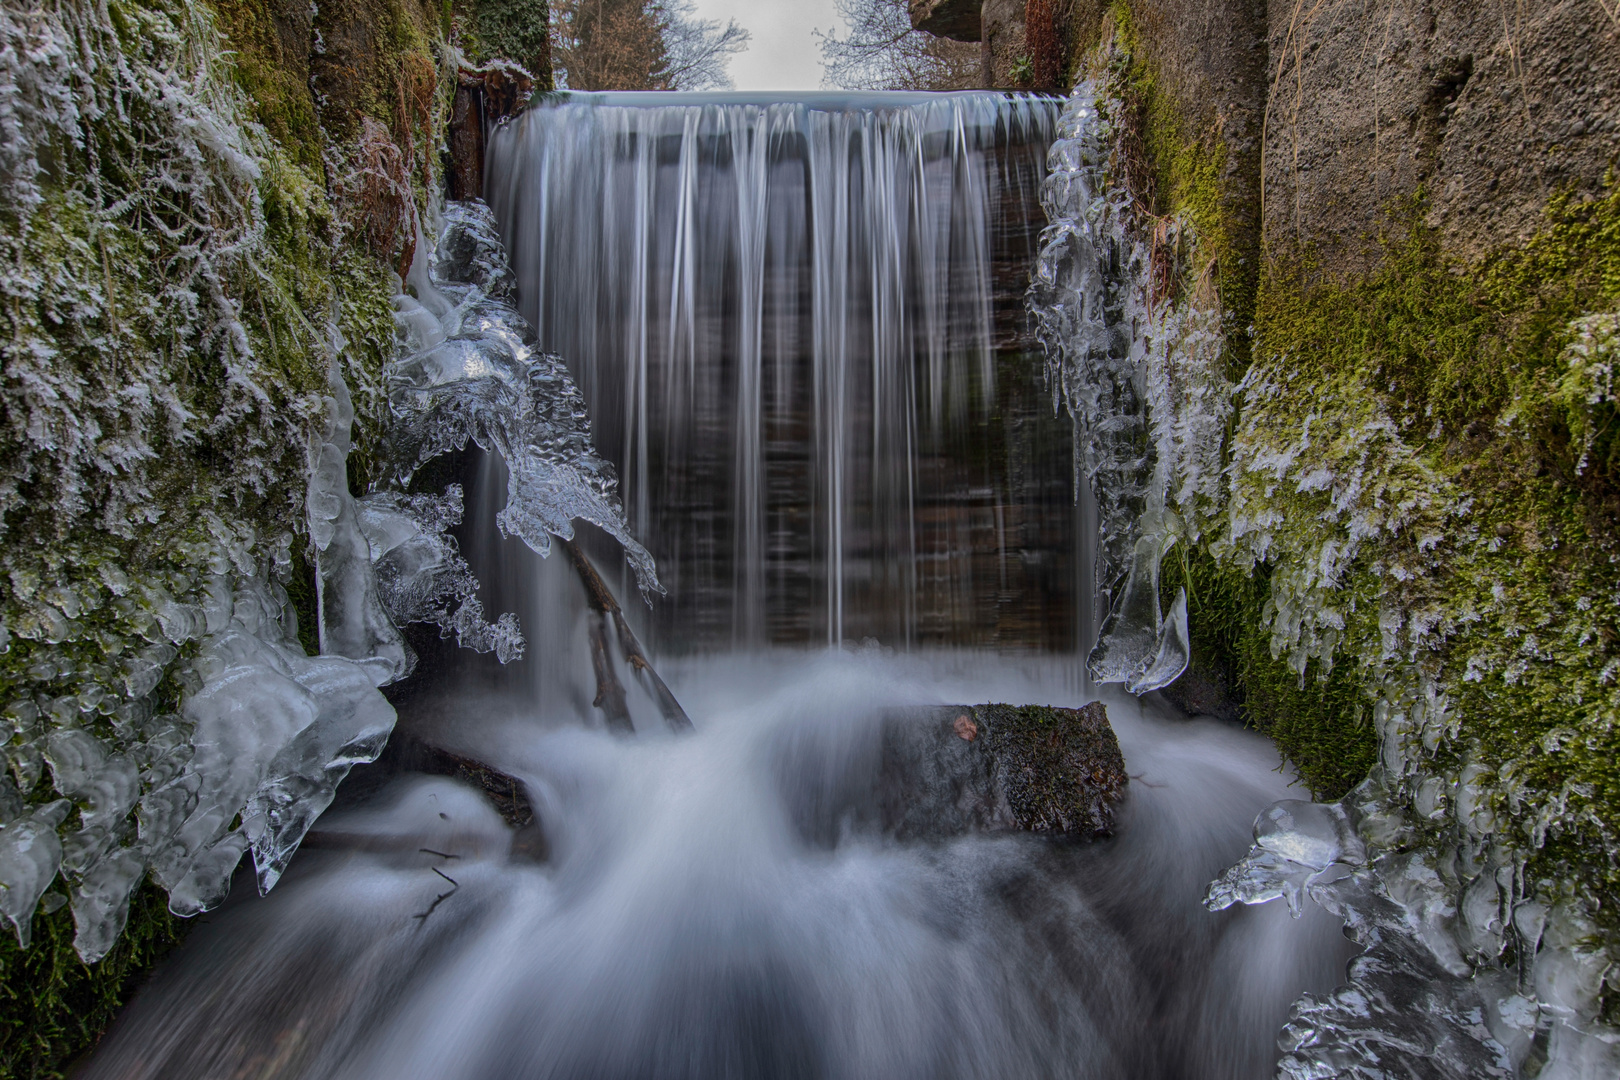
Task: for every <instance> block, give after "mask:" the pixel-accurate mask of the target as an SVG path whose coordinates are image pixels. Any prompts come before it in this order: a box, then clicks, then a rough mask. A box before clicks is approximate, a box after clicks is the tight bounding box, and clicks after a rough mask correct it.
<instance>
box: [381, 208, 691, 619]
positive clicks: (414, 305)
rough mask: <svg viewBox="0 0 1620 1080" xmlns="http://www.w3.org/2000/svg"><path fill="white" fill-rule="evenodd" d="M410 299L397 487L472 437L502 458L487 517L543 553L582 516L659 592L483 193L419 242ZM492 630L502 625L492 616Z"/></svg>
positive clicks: (403, 305) (393, 380)
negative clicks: (542, 342)
mask: <svg viewBox="0 0 1620 1080" xmlns="http://www.w3.org/2000/svg"><path fill="white" fill-rule="evenodd" d="M417 252H418V255H417V259H416V262H415V263H414V264H413V266H412V267H411V272H410V285H411V287H412V289H413V291H414V292H415V296H414V297H412V296H407V295H404V294H401V296H400V297H399V298H398V299H397V301H396V302H397V305H398V308H399V311H398V321H399V324H400V327H401V331H402V336H403V341H404V344H403V347H402V353H401V357H400V359H399V360H397V361H396V362H395V363H394V364H393V365H392V366H391V367H390V369H389V372H388V400H389V404H390V407H391V408H392V410H393V412H394V415H395V417H396V419H397V423H396V427H395V431H394V434H393V436H392V442H391V446H390V449H389V456H390V460H391V461H392V462H393V465H394V468H395V469H396V479H397V481H398V482H399V484H400V486H401V487H403V486H404V484H405V483H407V482H408V481H409V479H410V476H411V475H412V474H413V473H414V472H415V470H416V469H418V468H420V467H421V466H422V465H423V464H425V463H426V462H428V461H430V460H432V459H433V458H435V457H438V456H439V455H440V454H443V453H446V452H447V451H450V450H454V449H460V448H462V447H465V446H466V445H467V443H468V441H469V440H470V441H472V442H473V443H475V444H476V445H477V446H479V447H480V448H482V449H485V450H489V451H493V452H495V453H498V454H500V456H501V458H502V459H503V460H504V461H505V462H506V467H507V469H508V470H509V476H510V479H509V480H508V486H507V491H508V495H507V504H506V507H505V509H503V510H501V512H500V514H499V515H498V516H497V518H496V522H497V524H498V525H499V526H500V528H501V531H502V533H503V534H505V535H508V536H512V535H515V536H518V537H520V538H521V539H522V540H523V542H524V543H526V544H528V545H529V547H531V548H533V549H534V550H535V551H536V552H538V553H540V554H541V555H547V554H549V553H550V551H551V537H552V536H553V535H556V536H560V537H563V538H565V539H567V538H570V537H572V536H573V535H574V527H573V522H574V520H575V519H579V520H582V521H588V522H591V523H592V524H594V525H598V526H600V527H601V528H603V529H604V530H606V531H607V532H608V533H609V534H611V535H612V536H613V537H614V538H615V539H617V540H618V541H619V543H620V544H621V545H622V546H623V548H624V551H625V555H626V557H627V558H628V560H629V562H630V565H631V567H632V568H634V570H635V572H636V579H637V581H638V582H639V583H640V585H641V588H642V591H643V592H644V593H648V592H662V591H663V587H662V586H661V585H659V583H658V575H657V572H656V570H655V569H654V567H653V560H652V556H651V555H650V554H648V552H647V549H646V548H644V547H643V546H642V545H641V544H640V543H639V542H638V541H637V540H636V538H635V537H634V536H632V535H631V533H630V529H629V526H628V525H627V524H626V523H625V520H624V515H623V513H622V511H621V509H620V506H619V501H618V497H617V494H616V492H615V488H616V486H617V481H616V478H615V476H614V473H613V467H612V465H611V464H609V463H608V462H607V461H605V460H603V459H602V458H601V457H599V456H598V455H597V454H596V451H595V449H594V448H593V447H592V445H591V438H590V427H589V417H588V414H587V413H586V409H585V399H584V397H583V395H581V394H580V392H579V389H578V387H576V386H575V385H574V381H573V378H572V377H571V376H570V375H569V373H568V368H567V366H566V365H565V364H564V362H563V360H562V358H561V357H557V356H552V355H549V354H547V353H543V352H540V351H539V350H538V349H537V348H536V347H535V344H534V340H535V339H534V332H533V330H532V329H531V328H530V326H529V325H528V323H527V322H525V321H524V319H523V317H522V316H521V315H520V314H519V313H518V311H517V308H516V307H515V306H514V305H513V303H512V288H513V283H512V272H511V269H510V268H509V267H508V265H507V261H506V253H505V249H504V248H503V247H502V245H501V240H500V234H499V233H498V232H497V230H496V224H495V217H494V215H493V214H492V213H491V212H490V209H489V207H488V206H486V205H485V204H484V203H483V202H482V201H481V200H476V199H474V200H468V201H466V202H457V203H451V204H449V205H448V206H446V207H445V209H444V229H443V234H442V236H441V237H440V240H439V243H438V246H437V253H436V255H433V256H431V257H430V256H429V255H428V254H427V253H426V251H425V245H418V248H417ZM496 625H497V627H499V626H500V625H501V624H499V623H497V624H496Z"/></svg>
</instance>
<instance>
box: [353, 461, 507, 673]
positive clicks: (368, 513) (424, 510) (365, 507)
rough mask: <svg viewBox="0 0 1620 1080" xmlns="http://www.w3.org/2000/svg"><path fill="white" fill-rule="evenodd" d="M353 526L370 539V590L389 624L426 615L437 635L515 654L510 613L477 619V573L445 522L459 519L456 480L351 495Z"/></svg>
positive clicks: (480, 613) (480, 609)
mask: <svg viewBox="0 0 1620 1080" xmlns="http://www.w3.org/2000/svg"><path fill="white" fill-rule="evenodd" d="M358 506H359V512H360V531H361V532H362V533H364V534H365V537H366V539H367V541H368V542H369V543H370V545H371V560H372V567H373V569H374V570H375V572H376V579H377V595H378V598H379V599H380V600H381V601H382V606H383V608H384V609H385V610H386V611H387V612H388V614H389V615H390V617H392V618H393V620H394V622H395V623H396V624H397V625H400V626H403V625H405V624H406V623H434V624H435V625H437V626H438V627H439V628H440V632H441V635H443V636H448V635H450V634H454V635H455V636H456V642H457V644H459V645H461V646H462V647H464V648H468V649H472V650H474V651H475V652H491V651H493V652H494V653H495V655H496V657H497V658H498V659H499V660H500V662H501V663H503V664H507V663H510V662H512V661H513V660H516V659H517V658H518V657H520V656H522V655H523V650H524V640H523V633H522V631H521V630H520V629H519V628H518V622H517V616H516V615H513V614H512V613H511V612H507V613H505V614H503V615H502V616H501V617H500V618H499V619H497V620H496V621H495V622H494V623H489V622H487V621H485V619H484V609H483V605H482V604H480V603H479V602H478V599H477V598H476V597H474V596H473V593H474V592H476V591H477V589H478V581H477V579H476V578H474V577H473V574H472V570H471V569H470V568H469V567H468V566H467V561H466V560H465V559H463V558H462V557H461V552H460V550H459V549H458V548H457V546H456V541H455V538H454V537H453V536H451V535H450V533H449V530H450V529H451V528H452V527H453V526H454V525H456V524H457V523H459V522H460V521H461V485H459V484H451V485H450V486H449V487H448V488H446V489H445V492H444V494H443V495H400V494H398V493H397V492H391V491H382V492H375V493H373V494H370V495H367V496H365V497H364V498H362V499H360V500H359V503H358Z"/></svg>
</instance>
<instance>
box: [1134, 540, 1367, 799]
mask: <svg viewBox="0 0 1620 1080" xmlns="http://www.w3.org/2000/svg"><path fill="white" fill-rule="evenodd" d="M1160 584H1161V594H1162V595H1163V596H1166V597H1172V596H1174V595H1175V593H1176V590H1177V589H1179V588H1186V590H1187V616H1188V624H1189V632H1190V639H1191V641H1190V644H1191V646H1192V656H1191V660H1190V662H1189V665H1188V666H1189V667H1190V668H1191V669H1192V670H1193V671H1194V672H1195V673H1196V674H1198V675H1199V676H1201V677H1202V678H1203V679H1205V680H1207V681H1209V682H1211V683H1213V684H1214V685H1216V686H1219V687H1222V688H1225V689H1227V690H1229V691H1230V692H1232V693H1233V695H1234V697H1235V698H1236V699H1237V701H1236V703H1237V705H1238V708H1239V712H1240V715H1241V716H1242V718H1243V719H1244V721H1245V722H1246V723H1247V724H1249V725H1250V726H1251V727H1254V728H1255V729H1256V730H1259V731H1261V732H1263V733H1265V734H1266V735H1268V736H1270V737H1271V739H1272V740H1273V741H1274V742H1275V743H1276V744H1277V748H1278V749H1279V750H1280V751H1282V753H1283V756H1285V757H1286V758H1287V759H1288V760H1289V762H1290V763H1292V764H1293V765H1294V768H1295V770H1296V771H1297V772H1298V774H1299V778H1300V780H1301V781H1302V782H1303V783H1304V784H1305V786H1306V787H1307V788H1308V789H1309V790H1310V792H1311V794H1312V796H1313V797H1315V798H1318V799H1337V798H1341V797H1343V796H1344V795H1345V794H1346V793H1348V792H1349V791H1350V789H1351V788H1353V787H1355V785H1356V784H1358V783H1359V782H1360V781H1361V780H1362V779H1363V778H1364V777H1366V775H1367V772H1368V770H1370V769H1371V768H1372V766H1373V765H1374V763H1375V762H1376V761H1377V759H1378V737H1377V732H1376V731H1375V730H1374V728H1373V725H1372V722H1371V710H1370V708H1369V707H1368V704H1369V703H1368V700H1367V694H1366V690H1365V688H1364V686H1363V680H1362V678H1361V673H1360V672H1359V671H1358V670H1357V669H1355V668H1354V667H1344V666H1340V667H1337V668H1335V669H1334V670H1333V671H1331V672H1330V673H1329V675H1328V678H1327V679H1323V678H1321V665H1320V664H1319V663H1316V662H1312V663H1309V664H1308V665H1307V670H1306V671H1305V673H1304V674H1303V676H1302V675H1301V674H1300V673H1299V672H1297V671H1295V670H1294V669H1293V668H1292V667H1290V666H1289V665H1288V662H1287V659H1286V658H1284V657H1274V656H1272V654H1271V633H1270V631H1269V629H1268V626H1267V618H1266V601H1267V599H1268V598H1269V596H1270V575H1269V574H1268V573H1267V571H1266V568H1265V567H1263V566H1261V567H1257V568H1254V569H1253V570H1252V571H1251V572H1249V573H1244V572H1243V571H1241V570H1238V569H1236V568H1234V567H1233V566H1231V565H1230V564H1225V563H1222V562H1219V561H1217V560H1216V559H1215V558H1214V557H1213V556H1212V555H1211V554H1210V551H1209V548H1208V547H1207V546H1198V547H1194V548H1192V549H1191V550H1190V551H1189V550H1188V548H1187V546H1185V545H1178V546H1177V547H1176V548H1174V549H1172V550H1171V554H1170V557H1169V558H1168V559H1166V560H1165V563H1164V566H1163V568H1162V575H1161V580H1160Z"/></svg>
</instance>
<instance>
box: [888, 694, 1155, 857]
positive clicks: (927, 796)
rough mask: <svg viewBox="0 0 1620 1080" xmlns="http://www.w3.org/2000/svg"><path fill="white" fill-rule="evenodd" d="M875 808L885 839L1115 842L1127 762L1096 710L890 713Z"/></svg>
mask: <svg viewBox="0 0 1620 1080" xmlns="http://www.w3.org/2000/svg"><path fill="white" fill-rule="evenodd" d="M879 777H880V779H879V804H880V813H881V819H882V823H883V829H884V831H885V832H888V833H890V834H891V835H893V836H895V837H897V838H899V839H903V840H911V839H943V838H945V837H950V836H958V835H961V834H963V833H967V832H1010V831H1023V832H1034V833H1042V834H1048V835H1061V836H1066V837H1072V838H1078V839H1091V838H1094V837H1099V836H1108V835H1110V834H1112V832H1113V828H1114V808H1115V807H1116V806H1117V805H1118V804H1119V802H1120V800H1121V799H1123V798H1124V796H1125V784H1126V775H1125V758H1124V755H1122V754H1121V753H1120V749H1119V741H1118V740H1117V739H1116V738H1115V737H1114V730H1113V728H1112V727H1110V726H1109V723H1108V711H1107V709H1106V708H1105V707H1104V706H1103V704H1102V702H1100V701H1094V702H1092V703H1091V704H1089V705H1087V706H1085V707H1084V708H1082V709H1059V708H1052V707H1049V706H1045V705H1022V706H1020V705H978V706H956V705H947V706H936V707H929V708H920V709H907V710H902V711H897V712H894V713H891V714H890V715H889V717H888V718H887V720H886V722H885V724H884V728H883V758H882V766H881V770H880V774H879Z"/></svg>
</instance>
